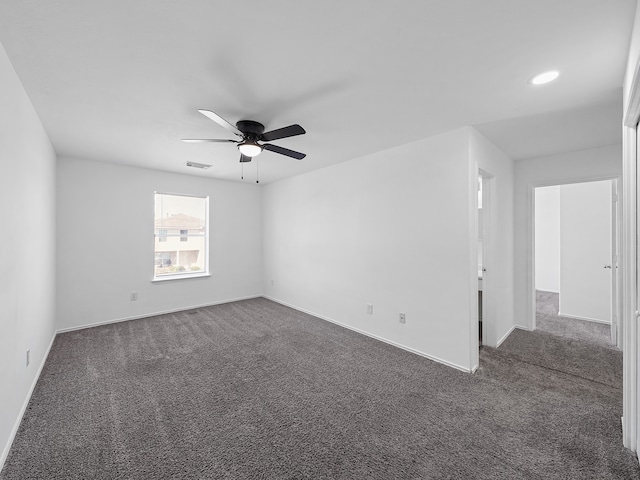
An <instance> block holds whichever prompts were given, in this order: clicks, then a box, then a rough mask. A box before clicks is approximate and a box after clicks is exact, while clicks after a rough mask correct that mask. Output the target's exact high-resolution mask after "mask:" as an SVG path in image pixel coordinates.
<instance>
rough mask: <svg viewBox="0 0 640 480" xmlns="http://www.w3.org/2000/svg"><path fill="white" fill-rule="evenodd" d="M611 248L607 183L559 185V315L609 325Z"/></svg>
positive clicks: (609, 202) (608, 187)
mask: <svg viewBox="0 0 640 480" xmlns="http://www.w3.org/2000/svg"><path fill="white" fill-rule="evenodd" d="M536 226H537V225H536ZM611 249H612V245H611V181H610V180H606V181H600V182H587V183H575V184H571V185H562V186H561V187H560V252H561V253H560V315H565V316H569V317H575V318H582V319H585V320H595V321H598V322H605V323H611V270H610V269H605V268H604V266H605V265H607V264H611Z"/></svg>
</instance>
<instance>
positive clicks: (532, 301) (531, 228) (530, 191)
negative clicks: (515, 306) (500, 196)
mask: <svg viewBox="0 0 640 480" xmlns="http://www.w3.org/2000/svg"><path fill="white" fill-rule="evenodd" d="M607 180H613V183H614V184H615V185H618V186H619V185H620V183H621V179H620V176H617V175H602V176H586V177H585V176H583V177H574V178H563V179H562V180H553V181H546V182H544V181H543V182H534V183H531V184H529V185H528V186H527V211H528V212H529V214H528V218H527V220H528V222H527V304H526V311H525V313H526V318H527V319H528V320H529V326H530V329H531V330H535V329H536V272H535V265H536V262H535V255H536V246H535V237H536V231H535V223H536V211H535V208H536V201H535V191H536V188H541V187H555V186H561V185H571V184H575V183H589V182H599V181H607ZM618 191H619V187H618ZM615 222H616V223H617V224H618V225H620V211H619V209H618V218H617V219H616V220H615ZM612 247H618V245H612ZM619 253H620V252H619V251H618V254H619ZM612 275H613V272H612ZM617 297H618V298H617V299H613V298H612V299H611V302H612V305H618V304H619V303H620V301H621V298H620V297H621V292H620V289H617ZM617 322H618V325H617V327H618V328H616V330H619V324H620V315H618V317H617ZM612 323H613V318H612Z"/></svg>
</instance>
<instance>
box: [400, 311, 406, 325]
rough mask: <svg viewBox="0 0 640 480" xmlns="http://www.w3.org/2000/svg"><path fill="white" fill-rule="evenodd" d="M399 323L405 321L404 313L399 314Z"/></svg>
mask: <svg viewBox="0 0 640 480" xmlns="http://www.w3.org/2000/svg"><path fill="white" fill-rule="evenodd" d="M400 323H407V319H406V318H405V316H404V313H401V314H400Z"/></svg>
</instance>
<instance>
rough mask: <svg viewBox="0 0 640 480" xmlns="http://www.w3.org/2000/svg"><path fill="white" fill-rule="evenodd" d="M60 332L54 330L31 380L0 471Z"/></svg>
mask: <svg viewBox="0 0 640 480" xmlns="http://www.w3.org/2000/svg"><path fill="white" fill-rule="evenodd" d="M57 334H58V332H54V334H53V336H52V337H51V341H50V342H49V346H48V347H47V349H46V350H45V352H44V355H43V356H42V361H41V362H40V366H39V367H38V372H37V373H36V375H35V377H34V379H33V382H31V387H30V388H29V392H27V396H26V397H25V399H24V402H23V403H22V407H21V408H20V413H19V414H18V417H17V418H16V421H15V423H14V424H13V428H12V429H11V433H10V434H9V438H8V439H7V443H6V445H5V446H4V450H3V451H2V456H0V472H2V469H3V468H4V462H5V461H6V460H7V457H8V456H9V452H10V451H11V447H12V445H13V441H14V440H15V438H16V434H17V433H18V428H20V424H21V423H22V417H24V413H25V412H26V411H27V406H29V402H30V401H31V395H33V391H34V390H35V388H36V384H37V383H38V379H40V374H41V373H42V369H43V368H44V364H45V363H46V361H47V357H49V352H50V351H51V347H52V346H53V341H54V340H55V339H56V335H57Z"/></svg>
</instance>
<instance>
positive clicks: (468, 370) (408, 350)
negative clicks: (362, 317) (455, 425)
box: [262, 295, 477, 373]
mask: <svg viewBox="0 0 640 480" xmlns="http://www.w3.org/2000/svg"><path fill="white" fill-rule="evenodd" d="M262 297H263V298H266V299H267V300H271V301H272V302H276V303H279V304H280V305H284V306H285V307H289V308H293V309H294V310H297V311H299V312H302V313H306V314H308V315H312V316H314V317H316V318H319V319H320V320H325V321H327V322H331V323H334V324H336V325H340V326H341V327H344V328H346V329H348V330H352V331H354V332H357V333H360V334H362V335H365V336H367V337H371V338H374V339H376V340H379V341H381V342H384V343H388V344H389V345H393V346H394V347H398V348H401V349H402V350H406V351H407V352H411V353H415V354H416V355H420V356H421V357H425V358H427V359H429V360H433V361H434V362H438V363H441V364H443V365H446V366H447V367H452V368H455V369H456V370H460V371H462V372H465V373H473V371H474V369H469V368H465V367H462V366H460V365H457V364H455V363H453V362H449V361H447V360H443V359H441V358H438V357H436V356H434V355H429V354H427V353H424V352H421V351H420V350H415V349H413V348H411V347H407V346H406V345H402V344H401V343H396V342H393V341H391V340H388V339H386V338H384V337H379V336H377V335H373V334H371V333H369V332H365V331H363V330H360V329H358V328H354V327H352V326H350V325H345V324H344V323H341V322H338V321H337V320H334V319H333V318H329V317H325V316H323V315H319V314H317V313H314V312H312V311H310V310H305V309H304V308H300V307H296V306H295V305H292V304H290V303H287V302H283V301H282V300H278V299H277V298H274V297H270V296H268V295H262ZM474 368H477V366H476V367H474Z"/></svg>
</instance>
